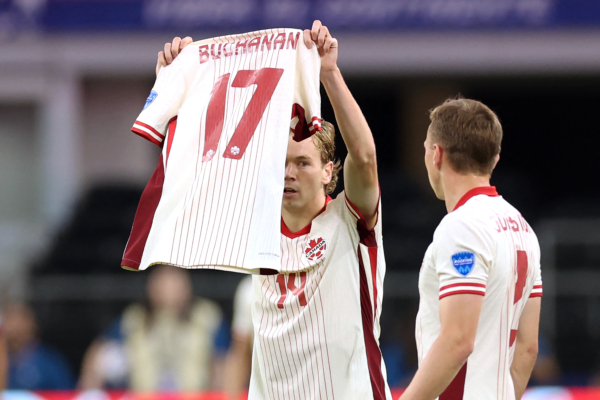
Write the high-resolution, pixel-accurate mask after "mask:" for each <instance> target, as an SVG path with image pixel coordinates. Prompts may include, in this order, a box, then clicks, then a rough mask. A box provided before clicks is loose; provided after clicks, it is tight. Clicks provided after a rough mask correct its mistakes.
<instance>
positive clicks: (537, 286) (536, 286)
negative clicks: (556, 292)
mask: <svg viewBox="0 0 600 400" xmlns="http://www.w3.org/2000/svg"><path fill="white" fill-rule="evenodd" d="M533 288H534V289H541V288H542V285H535V286H534V287H533Z"/></svg>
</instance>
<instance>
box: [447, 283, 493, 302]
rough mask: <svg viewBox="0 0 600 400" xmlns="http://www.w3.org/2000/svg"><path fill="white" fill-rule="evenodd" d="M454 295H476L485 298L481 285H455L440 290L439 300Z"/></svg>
mask: <svg viewBox="0 0 600 400" xmlns="http://www.w3.org/2000/svg"><path fill="white" fill-rule="evenodd" d="M454 294H478V295H480V296H485V285H483V284H481V283H455V284H452V285H446V286H443V287H442V288H441V289H440V300H441V299H443V298H444V297H448V296H452V295H454Z"/></svg>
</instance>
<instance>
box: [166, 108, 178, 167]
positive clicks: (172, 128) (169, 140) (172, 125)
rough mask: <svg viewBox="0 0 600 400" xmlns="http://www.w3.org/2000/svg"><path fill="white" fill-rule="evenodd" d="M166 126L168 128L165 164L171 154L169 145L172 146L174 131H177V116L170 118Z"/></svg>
mask: <svg viewBox="0 0 600 400" xmlns="http://www.w3.org/2000/svg"><path fill="white" fill-rule="evenodd" d="M167 126H168V127H169V128H168V130H167V132H168V135H167V162H169V155H170V154H171V145H172V144H173V138H174V137H175V130H177V116H174V117H173V118H171V120H170V121H169V123H168V124H167Z"/></svg>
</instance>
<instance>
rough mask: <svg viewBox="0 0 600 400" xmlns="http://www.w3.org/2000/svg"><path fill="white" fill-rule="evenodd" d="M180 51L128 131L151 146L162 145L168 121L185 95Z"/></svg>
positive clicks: (162, 70) (164, 68)
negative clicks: (151, 144)
mask: <svg viewBox="0 0 600 400" xmlns="http://www.w3.org/2000/svg"><path fill="white" fill-rule="evenodd" d="M183 63H184V57H183V52H182V54H180V55H179V57H177V58H176V59H175V60H174V61H173V62H172V63H171V64H170V65H168V66H166V67H163V68H162V69H161V70H160V71H159V73H158V76H157V78H156V82H155V83H154V87H153V88H152V91H151V92H150V95H149V96H148V98H147V99H146V104H145V105H144V109H143V110H142V112H141V113H140V115H139V116H138V117H137V119H136V121H135V123H134V124H133V127H132V128H131V131H132V132H133V133H135V134H137V135H140V136H141V137H143V138H144V139H147V140H149V141H151V142H152V143H154V144H156V145H158V146H162V143H163V140H164V138H165V135H166V131H167V127H168V124H169V121H170V120H171V119H172V118H173V117H175V116H177V112H178V111H179V108H180V107H181V105H182V103H183V100H184V97H185V92H186V81H185V74H184V66H183Z"/></svg>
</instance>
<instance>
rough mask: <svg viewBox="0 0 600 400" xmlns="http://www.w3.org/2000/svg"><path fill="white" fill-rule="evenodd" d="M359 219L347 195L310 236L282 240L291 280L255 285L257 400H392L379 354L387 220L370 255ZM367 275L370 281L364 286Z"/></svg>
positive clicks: (274, 278)
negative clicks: (376, 384) (374, 365)
mask: <svg viewBox="0 0 600 400" xmlns="http://www.w3.org/2000/svg"><path fill="white" fill-rule="evenodd" d="M359 219H360V216H359V215H358V213H357V212H356V211H355V210H353V209H352V206H351V205H350V204H349V203H348V202H347V200H346V197H345V194H344V193H343V192H342V193H341V194H340V195H338V197H337V198H336V199H335V200H331V201H330V202H329V203H328V204H327V207H326V209H325V211H323V212H322V213H321V214H320V215H318V216H317V217H316V218H315V219H313V221H312V224H311V225H310V231H309V232H307V233H304V232H302V231H300V232H299V233H298V234H300V236H297V237H288V236H286V235H285V234H282V236H281V251H282V254H283V261H282V271H284V273H283V274H280V275H270V276H259V275H254V276H253V277H252V278H253V283H254V299H255V300H254V303H253V312H252V315H253V320H254V338H255V339H254V351H253V362H252V377H251V381H250V392H249V400H267V399H268V400H279V399H298V400H300V399H344V400H354V399H356V400H359V399H360V400H369V399H371V400H373V399H376V400H390V399H391V393H390V391H389V388H388V386H387V383H385V381H386V372H385V365H384V363H383V360H382V359H381V355H380V353H379V348H378V347H377V343H378V340H379V333H380V327H379V317H380V315H381V303H382V297H383V279H384V275H385V260H384V255H383V247H382V237H381V217H379V221H378V222H377V225H376V226H375V228H374V230H373V231H372V233H371V234H372V242H371V243H370V245H371V246H370V248H368V247H367V246H365V244H362V243H360V242H361V236H360V234H359V231H358V229H357V223H358V221H359ZM283 231H284V233H285V232H286V231H285V229H283ZM292 236H296V235H292ZM319 243H321V245H319ZM322 244H324V246H323V245H322ZM317 248H318V250H317V251H313V252H311V249H317ZM359 248H360V249H361V250H360V252H361V256H362V260H363V265H362V266H361V265H360V263H359V256H358V249H359ZM370 249H372V250H371V251H369V250H370ZM319 252H320V253H319ZM307 254H308V255H307ZM309 257H312V258H313V260H311V261H309V260H308V258H309ZM371 260H373V261H374V265H375V271H374V272H375V273H374V274H373V270H372V266H371ZM361 268H362V270H363V271H362V273H363V274H364V275H363V276H364V277H366V279H365V280H366V282H365V280H363V283H362V284H361ZM373 281H375V284H373ZM374 287H375V288H376V289H377V290H376V295H375V293H374V290H373V289H374ZM361 288H362V290H363V293H365V294H366V296H365V297H364V298H363V300H365V301H366V303H365V304H361V295H360V294H361ZM367 299H368V300H367ZM375 305H376V312H374V311H373V309H374V307H375ZM363 313H364V316H365V318H368V321H367V322H368V323H369V324H371V326H372V328H371V330H370V331H369V328H368V327H367V326H365V321H364V320H363ZM369 335H370V336H371V338H373V342H372V343H373V345H374V346H375V349H374V350H375V351H372V350H373V348H371V350H369V351H371V353H372V356H373V357H374V359H375V360H376V361H377V362H378V363H379V368H380V369H381V372H380V374H379V376H382V379H381V383H382V385H381V387H382V390H381V391H380V392H379V393H381V395H380V396H377V397H374V394H373V387H372V384H371V378H370V369H369V365H368V359H367V350H368V347H367V345H366V339H365V336H369ZM375 373H376V372H374V374H375Z"/></svg>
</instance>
